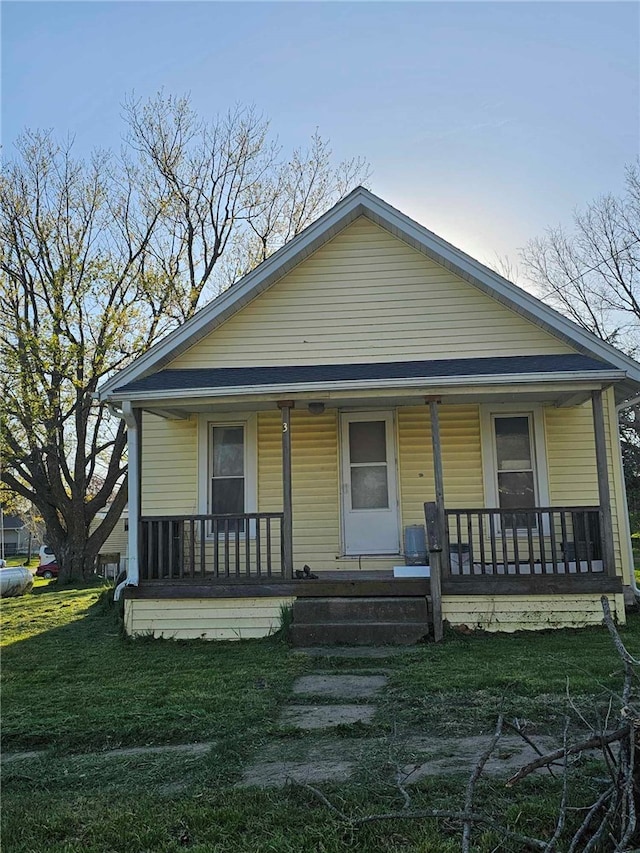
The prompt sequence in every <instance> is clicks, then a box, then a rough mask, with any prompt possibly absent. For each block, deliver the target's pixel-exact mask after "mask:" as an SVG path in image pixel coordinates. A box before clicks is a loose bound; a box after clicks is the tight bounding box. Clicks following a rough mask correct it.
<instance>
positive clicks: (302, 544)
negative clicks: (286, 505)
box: [258, 409, 340, 569]
mask: <svg viewBox="0 0 640 853" xmlns="http://www.w3.org/2000/svg"><path fill="white" fill-rule="evenodd" d="M291 458H292V464H291V479H292V492H293V554H294V560H295V567H296V568H302V566H303V565H304V564H305V563H308V564H309V565H310V566H312V567H314V568H323V569H332V568H338V566H335V565H334V564H335V562H336V557H337V556H338V555H339V553H340V486H339V475H338V465H339V459H338V420H337V413H336V411H335V410H327V411H326V412H325V413H324V414H323V415H310V414H309V413H308V412H307V411H306V410H301V409H294V410H293V412H292V415H291ZM258 460H259V462H258V507H259V510H260V511H261V512H281V511H282V425H281V420H280V413H279V412H261V413H260V415H259V417H258Z"/></svg>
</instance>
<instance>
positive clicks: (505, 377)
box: [113, 370, 625, 402]
mask: <svg viewBox="0 0 640 853" xmlns="http://www.w3.org/2000/svg"><path fill="white" fill-rule="evenodd" d="M624 376H625V374H624V373H623V372H622V371H619V370H592V371H572V372H564V373H522V374H518V373H508V374H502V375H495V374H487V375H484V376H456V377H451V376H442V377H429V378H424V377H418V378H411V379H389V380H382V381H381V380H379V379H360V380H358V381H352V382H349V381H339V382H289V383H287V384H284V385H281V384H279V385H276V384H273V385H238V386H234V387H229V388H206V387H205V388H185V389H167V390H165V391H130V392H129V393H127V394H126V395H124V394H120V395H118V394H117V391H116V392H114V394H113V399H114V400H123V399H127V400H135V401H140V402H147V401H149V400H168V399H171V400H184V399H188V398H191V397H200V398H202V397H235V396H250V395H253V394H255V395H258V394H285V395H286V394H288V393H292V394H293V393H300V392H312V393H313V392H323V391H347V392H348V391H368V390H378V389H379V390H383V389H404V388H407V389H412V388H429V389H430V388H457V387H461V386H470V387H481V386H483V385H501V386H511V385H533V384H535V383H544V384H547V383H554V382H561V383H563V384H567V383H570V382H588V383H590V385H592V386H593V387H596V386H599V385H601V384H602V383H610V382H616V381H619V380H621V379H624Z"/></svg>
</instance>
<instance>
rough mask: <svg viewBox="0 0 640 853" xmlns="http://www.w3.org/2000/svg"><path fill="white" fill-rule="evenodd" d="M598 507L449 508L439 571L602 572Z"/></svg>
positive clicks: (459, 573)
mask: <svg viewBox="0 0 640 853" xmlns="http://www.w3.org/2000/svg"><path fill="white" fill-rule="evenodd" d="M600 515H601V514H600V508H599V507H597V506H565V507H532V508H526V509H519V508H518V509H509V510H507V509H448V510H445V512H444V516H445V533H446V537H447V539H446V542H447V551H448V566H447V561H446V558H445V561H444V563H443V572H445V573H446V572H447V570H448V572H449V574H450V575H451V576H453V577H455V576H458V577H463V576H474V575H496V576H499V575H510V576H514V575H516V576H517V575H565V574H585V573H602V572H604V563H603V547H602V525H601V518H600Z"/></svg>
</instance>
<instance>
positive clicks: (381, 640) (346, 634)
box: [291, 596, 429, 646]
mask: <svg viewBox="0 0 640 853" xmlns="http://www.w3.org/2000/svg"><path fill="white" fill-rule="evenodd" d="M428 631H429V614H428V609H427V600H426V598H425V597H424V596H415V597H408V596H403V597H396V598H392V597H389V596H384V597H380V598H375V597H359V598H357V597H353V596H349V597H344V598H299V599H297V600H296V601H295V602H294V604H293V624H292V627H291V637H292V641H293V644H294V646H315V645H325V646H327V645H340V644H345V645H354V646H368V645H411V644H413V643H417V642H418V641H419V640H421V639H422V638H423V637H424V636H425V635H426V634H428Z"/></svg>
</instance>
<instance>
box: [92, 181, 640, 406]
mask: <svg viewBox="0 0 640 853" xmlns="http://www.w3.org/2000/svg"><path fill="white" fill-rule="evenodd" d="M360 216H365V217H367V218H368V219H370V220H371V221H372V222H374V223H376V224H377V225H379V226H380V227H382V228H384V229H386V230H387V231H388V232H389V233H391V234H393V235H394V236H395V237H397V238H398V239H400V240H402V241H404V242H405V243H407V244H408V245H410V246H411V247H412V248H414V249H416V250H417V251H419V252H421V253H422V254H424V255H426V256H427V257H429V258H431V259H432V260H433V261H435V262H436V263H438V264H440V265H441V266H443V267H445V268H446V269H448V270H450V271H451V272H453V273H454V274H455V275H457V276H459V277H460V278H462V279H464V280H465V281H467V282H469V283H470V284H472V285H473V286H474V287H477V288H478V289H479V290H481V291H482V292H483V293H486V294H487V295H488V296H490V297H491V298H493V299H496V300H497V301H498V302H501V303H502V304H503V305H505V306H507V307H508V308H510V309H511V310H513V311H515V312H516V313H518V314H520V315H521V316H523V317H525V318H526V319H527V320H529V321H530V322H532V323H534V324H535V325H537V326H539V327H541V328H543V329H545V330H546V331H548V332H550V333H551V334H553V335H554V336H555V337H557V338H559V339H560V340H563V341H565V342H566V343H568V344H569V345H570V346H572V347H574V348H575V349H577V350H578V351H579V352H582V353H583V354H585V355H588V356H591V357H593V358H596V359H599V360H602V361H605V362H607V363H608V364H609V365H612V366H614V367H615V368H617V369H618V370H623V371H625V373H626V374H627V376H628V378H629V379H630V380H631V381H632V383H638V385H640V364H638V363H637V362H635V361H634V360H633V359H631V358H629V357H628V356H626V355H624V354H623V353H621V352H620V351H619V350H617V349H616V348H615V347H613V346H611V345H610V344H607V343H605V342H604V341H601V340H600V339H599V338H597V337H595V335H592V334H591V333H590V332H587V331H586V330H585V329H582V328H581V327H580V326H578V325H576V324H575V323H573V322H572V321H571V320H568V319H567V318H566V317H564V316H563V315H561V314H559V313H558V312H557V311H555V310H554V309H553V308H550V307H549V306H548V305H545V304H544V303H543V302H541V301H540V300H539V299H536V297H535V296H532V295H531V294H530V293H527V292H526V291H524V290H522V289H521V288H519V287H518V286H517V285H515V284H513V283H512V282H510V281H508V280H507V279H505V278H503V277H502V276H501V275H499V274H498V273H496V272H494V271H493V270H491V269H489V268H488V267H486V266H484V264H481V263H480V262H479V261H477V260H475V259H474V258H472V257H470V256H469V255H467V254H466V253H465V252H463V251H462V250H460V249H457V248H456V247H455V246H452V245H451V244H450V243H447V241H446V240H443V239H442V238H441V237H438V236H437V235H436V234H434V233H433V232H432V231H429V230H428V229H426V228H424V227H423V226H422V225H420V224H418V223H417V222H415V221H414V220H413V219H411V218H410V217H408V216H406V215H405V214H404V213H401V212H400V211H399V210H396V209H395V208H394V207H392V206H391V205H390V204H388V203H387V202H385V201H383V199H381V198H379V197H378V196H375V195H374V194H373V193H371V192H369V190H366V189H364V187H357V188H356V189H355V190H353V191H352V192H351V193H350V194H349V195H348V196H346V197H345V198H344V199H342V200H341V201H339V202H338V203H337V204H336V205H334V207H332V208H331V209H330V210H328V211H327V212H326V213H325V214H323V215H322V216H321V217H320V218H319V219H317V220H316V221H315V222H313V223H312V224H311V225H309V226H308V227H307V228H306V229H305V230H304V231H302V232H301V233H300V234H299V235H298V236H297V237H295V238H294V239H293V240H291V241H290V242H289V243H287V244H286V245H284V246H283V247H282V248H281V249H279V250H278V251H277V252H275V253H274V254H273V255H271V257H269V258H267V260H266V261H263V263H261V264H260V266H258V267H256V269H255V270H253V271H252V272H250V273H248V274H247V275H245V276H244V277H243V278H241V279H240V280H239V281H238V282H236V283H235V284H234V285H232V287H230V288H229V289H228V290H226V291H224V292H223V293H222V294H220V296H218V297H216V299H214V300H213V301H212V302H210V303H208V304H207V305H205V306H204V307H203V308H201V309H200V310H199V311H198V312H197V313H196V314H195V315H194V316H193V317H192V318H191V319H190V320H189V321H187V322H186V323H185V324H184V325H183V326H181V327H180V328H179V329H176V330H175V331H174V332H172V333H170V334H169V335H167V336H166V337H165V338H163V339H162V340H161V341H159V342H158V343H157V344H155V345H154V346H153V347H151V348H150V349H149V350H148V351H147V352H146V353H144V354H143V355H141V356H139V357H138V358H137V359H136V360H135V361H133V362H132V363H131V364H130V365H129V366H128V367H125V368H124V369H123V370H121V371H119V372H118V373H116V374H115V375H114V376H112V377H111V378H110V379H109V380H107V382H105V383H104V384H103V385H102V386H101V388H100V389H99V392H98V396H99V398H100V399H102V400H105V399H118V393H117V392H118V390H120V391H122V390H123V389H124V388H125V387H126V386H129V385H130V384H131V383H134V382H136V381H138V380H140V379H142V378H144V377H146V376H149V375H150V374H152V373H155V372H157V371H159V370H161V369H162V368H164V367H165V366H166V365H167V364H169V363H170V362H171V361H173V360H174V359H176V358H177V357H178V356H179V355H181V354H182V353H183V352H185V351H186V350H187V349H189V348H190V347H192V346H193V345H194V344H196V343H197V342H198V341H200V340H201V339H202V338H203V337H205V336H206V335H208V334H210V333H211V332H213V331H214V330H215V329H216V328H218V327H219V326H221V325H222V324H223V323H224V322H226V321H227V320H228V319H229V318H230V317H232V316H233V315H234V314H236V313H237V312H238V311H240V310H241V309H242V308H243V307H244V306H245V305H246V304H247V303H248V302H250V301H252V300H253V299H255V298H256V296H258V295H259V294H260V293H262V292H263V291H265V290H267V289H268V288H269V287H271V285H273V284H274V283H275V282H276V281H278V280H279V279H281V278H282V277H283V276H285V275H286V274H287V273H289V272H290V271H291V270H292V269H293V268H294V267H296V266H297V265H298V264H300V263H301V262H302V261H304V260H305V259H306V258H307V257H309V255H311V254H312V253H313V252H315V251H317V250H318V249H319V248H320V247H321V246H323V245H325V244H326V243H328V242H329V241H330V240H331V239H333V237H335V236H336V235H337V234H338V233H339V232H340V231H342V230H343V229H344V228H346V227H347V226H348V225H350V224H351V223H352V222H354V221H355V220H356V219H357V218H358V217H360ZM626 390H627V391H628V394H629V396H630V395H632V394H634V393H637V390H638V389H637V387H636V386H635V385H634V386H633V387H631V386H630V387H629V388H628V389H626ZM114 392H115V393H114Z"/></svg>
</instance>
